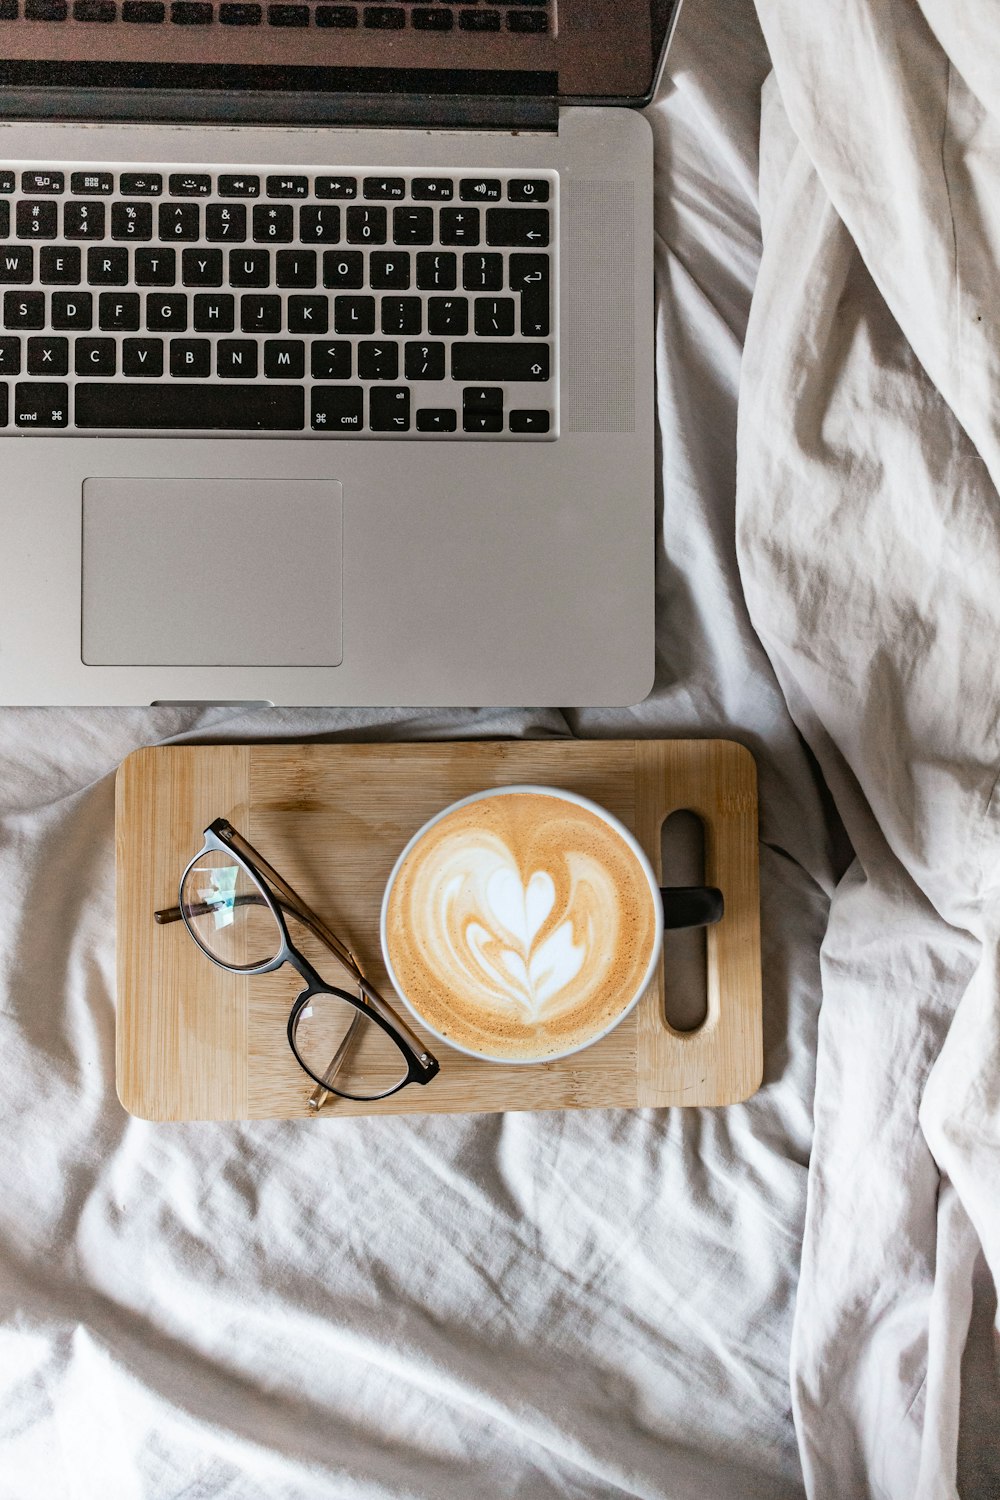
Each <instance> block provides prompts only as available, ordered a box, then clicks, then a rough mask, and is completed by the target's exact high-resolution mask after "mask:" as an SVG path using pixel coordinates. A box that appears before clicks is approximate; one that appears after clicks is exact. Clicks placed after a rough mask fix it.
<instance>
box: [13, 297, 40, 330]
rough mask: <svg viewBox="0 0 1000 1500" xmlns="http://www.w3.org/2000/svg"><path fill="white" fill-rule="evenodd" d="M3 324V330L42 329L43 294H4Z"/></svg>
mask: <svg viewBox="0 0 1000 1500" xmlns="http://www.w3.org/2000/svg"><path fill="white" fill-rule="evenodd" d="M3 322H4V327H5V328H44V327H45V293H44V292H4V294H3Z"/></svg>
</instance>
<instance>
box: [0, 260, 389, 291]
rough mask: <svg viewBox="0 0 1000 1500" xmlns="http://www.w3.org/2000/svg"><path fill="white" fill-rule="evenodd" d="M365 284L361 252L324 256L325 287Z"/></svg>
mask: <svg viewBox="0 0 1000 1500" xmlns="http://www.w3.org/2000/svg"><path fill="white" fill-rule="evenodd" d="M28 279H29V280H30V279H31V278H30V277H29V278H28ZM364 284H365V258H364V256H363V255H362V254H361V251H360V250H327V251H325V252H324V254H323V285H324V286H329V287H338V288H341V289H342V290H344V291H353V290H355V289H356V288H357V287H361V286H364Z"/></svg>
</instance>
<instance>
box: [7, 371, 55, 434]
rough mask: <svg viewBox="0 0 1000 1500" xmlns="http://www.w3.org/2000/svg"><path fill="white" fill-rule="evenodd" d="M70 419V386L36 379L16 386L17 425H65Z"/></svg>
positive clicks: (15, 416) (15, 413) (15, 422)
mask: <svg viewBox="0 0 1000 1500" xmlns="http://www.w3.org/2000/svg"><path fill="white" fill-rule="evenodd" d="M68 421H69V386H66V385H53V384H51V383H50V382H48V381H42V380H34V381H19V382H18V383H17V385H16V386H15V387H14V425H15V426H16V427H65V426H66V423H67V422H68Z"/></svg>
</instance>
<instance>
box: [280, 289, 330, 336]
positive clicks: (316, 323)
mask: <svg viewBox="0 0 1000 1500" xmlns="http://www.w3.org/2000/svg"><path fill="white" fill-rule="evenodd" d="M329 307H330V303H329V299H328V298H327V297H289V299H288V332H289V333H325V332H326V330H327V328H328V327H329V326H330V313H329Z"/></svg>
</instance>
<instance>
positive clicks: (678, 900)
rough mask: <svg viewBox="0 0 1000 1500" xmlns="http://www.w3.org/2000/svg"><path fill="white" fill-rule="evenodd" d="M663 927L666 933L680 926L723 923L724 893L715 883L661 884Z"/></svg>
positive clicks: (706, 925) (703, 925)
mask: <svg viewBox="0 0 1000 1500" xmlns="http://www.w3.org/2000/svg"><path fill="white" fill-rule="evenodd" d="M660 895H661V897H662V899H663V927H664V930H665V931H667V932H671V931H675V930H676V929H678V928H681V927H711V926H712V924H713V923H714V922H721V921H722V917H723V913H724V911H725V902H724V901H723V899H722V892H721V891H720V890H718V889H717V888H716V887H715V886H714V885H667V886H661V887H660Z"/></svg>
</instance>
